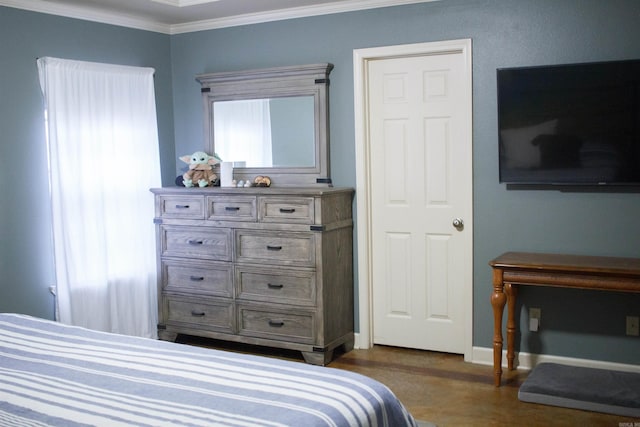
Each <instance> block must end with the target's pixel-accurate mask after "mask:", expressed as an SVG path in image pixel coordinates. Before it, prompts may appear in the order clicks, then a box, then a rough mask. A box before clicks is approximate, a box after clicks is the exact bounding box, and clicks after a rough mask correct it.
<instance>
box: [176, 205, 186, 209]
mask: <svg viewBox="0 0 640 427" xmlns="http://www.w3.org/2000/svg"><path fill="white" fill-rule="evenodd" d="M176 209H189V205H176Z"/></svg>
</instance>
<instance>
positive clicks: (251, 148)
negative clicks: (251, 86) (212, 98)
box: [213, 99, 273, 167]
mask: <svg viewBox="0 0 640 427" xmlns="http://www.w3.org/2000/svg"><path fill="white" fill-rule="evenodd" d="M213 116H214V118H215V119H214V122H213V123H214V138H215V141H216V146H215V151H216V154H217V155H218V156H219V157H220V158H221V159H222V160H224V161H225V162H246V163H245V165H246V166H247V167H270V166H272V165H273V156H272V154H271V113H270V108H269V100H268V99H243V100H237V101H224V102H214V104H213Z"/></svg>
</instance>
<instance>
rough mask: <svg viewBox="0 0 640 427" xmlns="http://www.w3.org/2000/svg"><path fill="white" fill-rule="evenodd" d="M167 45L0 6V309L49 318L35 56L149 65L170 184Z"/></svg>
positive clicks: (43, 151) (48, 248)
mask: <svg viewBox="0 0 640 427" xmlns="http://www.w3.org/2000/svg"><path fill="white" fill-rule="evenodd" d="M169 49H170V46H169V36H166V35H161V34H156V33H151V32H147V31H137V30H131V29H125V28H122V27H115V26H110V25H102V24H96V23H92V22H87V21H78V20H73V19H66V18H61V17H56V16H52V15H45V14H39V13H32V12H26V11H22V10H18V9H12V8H7V7H0V182H2V185H0V311H12V312H20V313H27V314H32V315H36V316H41V317H45V318H53V299H52V296H51V294H50V293H49V291H48V287H49V286H50V285H52V284H54V283H55V274H54V270H53V253H52V250H53V249H52V244H51V221H50V218H51V217H50V215H51V212H50V207H49V198H48V185H49V181H48V174H47V148H46V141H45V137H44V116H43V102H42V93H41V92H40V85H39V82H38V71H37V67H36V58H38V57H41V56H54V57H60V58H67V59H78V60H86V61H96V62H109V63H115V64H126V65H134V66H145V67H153V68H155V69H156V73H155V86H156V105H157V112H158V123H159V137H160V144H161V156H162V159H163V166H164V170H163V172H164V175H165V177H166V179H163V182H165V183H166V184H170V183H172V182H173V179H174V178H175V172H174V163H175V148H174V146H173V111H172V100H171V77H170V73H171V62H170V61H171V55H170V51H169ZM91 160H92V161H100V159H91ZM167 160H168V162H167ZM141 167H144V164H141ZM126 172H127V171H113V173H114V174H116V173H126ZM149 249H150V250H153V248H149Z"/></svg>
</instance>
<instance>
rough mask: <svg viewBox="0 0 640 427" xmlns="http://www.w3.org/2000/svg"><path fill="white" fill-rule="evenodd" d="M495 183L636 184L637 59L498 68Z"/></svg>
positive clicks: (639, 153) (639, 124)
mask: <svg viewBox="0 0 640 427" xmlns="http://www.w3.org/2000/svg"><path fill="white" fill-rule="evenodd" d="M497 79H498V131H499V138H500V142H499V147H500V148H499V151H500V153H499V154H500V182H504V183H510V184H558V185H574V184H582V185H640V60H630V61H615V62H598V63H586V64H570V65H553V66H539V67H526V68H505V69H498V70H497Z"/></svg>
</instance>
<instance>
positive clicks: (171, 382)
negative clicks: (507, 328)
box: [0, 313, 415, 427]
mask: <svg viewBox="0 0 640 427" xmlns="http://www.w3.org/2000/svg"><path fill="white" fill-rule="evenodd" d="M5 425H7V426H34V427H39V426H45V425H55V426H80V425H100V426H109V427H112V426H131V425H134V426H152V425H154V426H158V425H180V426H251V427H254V426H269V427H276V426H296V427H311V426H388V427H400V426H415V422H414V420H413V418H412V417H411V415H409V413H408V412H407V411H406V409H405V408H404V407H403V406H402V404H401V403H400V402H399V401H398V400H397V398H396V397H395V396H394V395H393V393H392V392H391V391H390V390H389V389H388V388H387V387H386V386H384V385H383V384H381V383H379V382H377V381H374V380H372V379H370V378H367V377H364V376H362V375H358V374H355V373H351V372H346V371H341V370H337V369H331V368H324V367H319V366H312V365H307V364H303V363H297V362H289V361H283V360H277V359H268V358H264V357H258V356H252V355H245V354H235V353H228V352H223V351H217V350H210V349H204V348H198V347H191V346H186V345H180V344H175V343H170V342H165V341H155V340H149V339H144V338H135V337H127V336H121V335H115V334H107V333H103V332H96V331H91V330H87V329H82V328H77V327H71V326H66V325H62V324H60V323H56V322H51V321H48V320H42V319H37V318H34V317H29V316H24V315H17V314H1V313H0V426H5Z"/></svg>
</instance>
